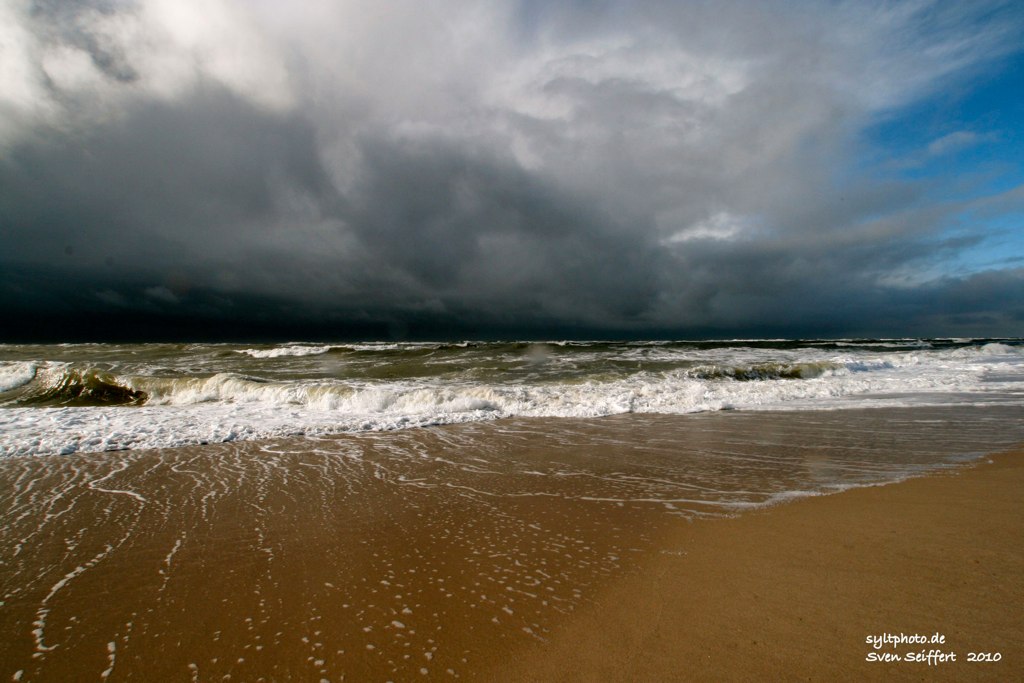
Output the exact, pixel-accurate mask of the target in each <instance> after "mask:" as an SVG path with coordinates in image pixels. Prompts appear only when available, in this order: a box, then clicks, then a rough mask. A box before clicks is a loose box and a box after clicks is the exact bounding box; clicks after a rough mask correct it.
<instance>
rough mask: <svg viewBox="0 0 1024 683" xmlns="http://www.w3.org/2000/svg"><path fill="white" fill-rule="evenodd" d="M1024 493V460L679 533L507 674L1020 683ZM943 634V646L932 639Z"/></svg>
mask: <svg viewBox="0 0 1024 683" xmlns="http://www.w3.org/2000/svg"><path fill="white" fill-rule="evenodd" d="M1022 491H1024V452H1022V451H1020V450H1018V451H1015V452H1010V453H1003V454H1000V455H998V456H995V457H993V458H990V459H987V460H986V461H985V462H984V463H982V464H980V465H978V466H976V467H971V468H969V469H963V470H959V471H956V472H955V473H944V474H938V475H933V476H928V477H923V478H920V479H914V480H911V481H906V482H903V483H900V484H894V485H892V486H886V487H880V488H868V489H858V490H853V491H847V492H845V493H842V494H838V495H834V496H828V497H823V498H812V499H806V500H800V501H796V502H793V503H791V504H788V505H782V506H779V507H775V508H772V509H770V510H766V511H761V512H755V513H750V514H747V515H744V516H742V517H739V518H735V519H727V520H714V521H705V522H702V523H696V524H693V525H690V526H687V527H683V528H675V529H673V530H672V531H671V532H670V533H669V534H667V535H666V536H665V537H664V538H663V539H662V540H660V541H659V543H658V544H657V545H658V548H657V549H656V550H655V551H654V552H652V553H651V554H650V556H649V557H648V558H647V560H646V562H645V563H644V566H643V569H642V570H641V571H640V572H638V573H637V574H635V575H633V576H631V577H629V578H628V579H625V580H622V581H619V582H616V583H615V585H613V586H610V587H609V588H608V589H607V590H606V591H605V592H604V593H602V595H601V596H600V597H599V598H598V599H597V600H596V601H595V604H594V605H592V606H590V607H588V609H587V610H585V612H584V613H582V614H578V615H576V616H575V617H574V618H573V619H572V620H571V621H569V622H568V623H566V625H565V626H564V628H562V629H561V630H559V631H558V632H557V633H556V634H555V635H554V637H553V638H552V641H551V642H550V643H548V644H546V645H544V646H543V647H537V648H535V649H534V651H533V652H531V653H530V654H529V655H527V656H525V657H523V658H521V659H519V660H517V664H518V665H517V666H515V667H510V668H506V669H504V670H503V672H502V678H503V679H504V680H509V681H595V680H605V681H669V680H672V681H701V680H736V681H742V680H801V681H802V680H807V681H821V680H849V681H865V680H878V681H883V680H907V681H975V680H977V681H983V680H984V681H1010V680H1020V679H1021V678H1022V676H1024V618H1022V612H1021V605H1022V604H1024V552H1022V551H1021V547H1022V545H1021V543H1022V541H1024V499H1022V497H1021V492H1022ZM936 634H938V635H939V636H940V637H944V642H943V643H933V642H931V641H932V640H933V639H934V638H935V635H936ZM887 635H889V636H901V635H905V636H916V635H920V636H925V637H926V638H927V641H928V642H924V643H921V642H909V643H907V642H902V643H897V642H893V639H891V638H890V639H886V636H887ZM869 637H870V638H872V639H875V638H881V639H882V641H881V642H879V641H876V640H872V642H871V643H870V644H869V643H868V642H866V641H867V640H868V638H869ZM929 653H936V654H935V655H933V656H929ZM951 653H952V654H955V656H956V658H955V661H954V660H953V659H952V658H950V657H949V655H950V654H951ZM970 653H990V654H991V655H992V656H993V658H994V657H997V656H1000V657H1001V661H999V662H986V661H974V662H972V661H968V658H969V656H970ZM995 653H998V655H996V654H995ZM872 654H874V655H875V658H874V659H873V660H872V661H869V657H870V656H871V655H872ZM887 655H888V657H887ZM892 655H900V656H901V660H899V661H893V659H894V658H893V657H892ZM909 656H913V657H916V658H917V661H909ZM980 656H981V655H979V657H980Z"/></svg>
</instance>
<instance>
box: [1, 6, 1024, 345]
mask: <svg viewBox="0 0 1024 683" xmlns="http://www.w3.org/2000/svg"><path fill="white" fill-rule="evenodd" d="M1022 35H1024V4H1021V3H1019V2H1015V1H1014V0H1010V1H1008V2H999V1H992V2H990V1H987V0H978V1H975V2H969V3H964V2H932V1H929V0H909V1H906V2H873V1H871V0H856V1H853V2H841V1H831V2H829V1H825V0H819V1H816V2H810V1H808V2H802V1H789V2H783V1H776V2H761V1H759V0H735V1H734V0H715V1H714V2H711V1H707V2H696V1H692V2H691V1H685V0H683V1H681V0H664V1H662V0H651V1H648V2H617V1H613V0H593V1H589V2H588V1H583V0H544V1H540V0H520V1H518V2H514V1H508V2H503V1H496V2H486V3H470V2H463V1H454V0H452V1H448V0H393V1H390V2H346V1H340V2H339V1H335V0H304V1H301V2H291V3H281V2H277V1H276V0H135V1H130V0H83V1H81V2H76V1H73V0H38V1H36V2H30V1H28V0H3V2H0V83H2V84H3V86H2V87H0V320H2V321H3V324H2V325H0V337H2V338H4V339H6V340H8V341H16V340H28V339H38V340H50V341H75V340H86V339H95V340H104V339H136V340H147V339H151V340H162V339H181V340H187V339H197V340H198V339H235V338H238V339H241V338H257V337H259V338H267V339H271V338H275V339H276V338H280V339H314V338H316V339H327V338H330V339H345V338H375V339H386V338H392V339H416V338H424V339H427V338H435V339H440V338H549V339H550V338H701V337H703V338H708V337H715V338H722V337H725V338H737V337H742V338H749V337H894V336H895V337H925V336H977V337H999V336H1024V124H1022V122H1024V39H1022V38H1021V36H1022Z"/></svg>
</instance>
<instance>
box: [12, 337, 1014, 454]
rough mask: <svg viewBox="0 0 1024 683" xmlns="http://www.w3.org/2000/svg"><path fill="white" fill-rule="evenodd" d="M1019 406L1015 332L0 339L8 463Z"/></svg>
mask: <svg viewBox="0 0 1024 683" xmlns="http://www.w3.org/2000/svg"><path fill="white" fill-rule="evenodd" d="M985 405H991V406H1003V407H1021V408H1024V341H1022V340H1021V339H881V340H863V339H861V340H854V339H848V340H769V341H765V340H730V341H630V342H610V341H591V342H587V341H554V342H472V341H466V342H459V343H423V342H396V343H385V342H378V343H365V344H351V343H344V344H343V343H327V342H290V343H285V344H61V345H12V344H8V345H0V456H24V455H54V454H69V453H75V452H93V451H106V450H123V449H137V448H160V447H174V446H187V445H197V444H206V443H220V442H228V441H236V440H251V439H261V438H269V437H280V436H298V435H326V434H336V433H346V432H359V431H380V430H395V429H403V428H410V427H422V426H428V425H440V424H451V423H462V422H478V421H487V420H495V419H502V418H511V417H556V418H594V417H601V416H609V415H619V414H626V413H638V414H686V413H700V412H709V411H722V410H739V411H763V410H773V411H807V410H842V409H859V408H872V407H886V408H894V407H910V406H985Z"/></svg>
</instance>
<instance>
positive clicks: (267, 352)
mask: <svg viewBox="0 0 1024 683" xmlns="http://www.w3.org/2000/svg"><path fill="white" fill-rule="evenodd" d="M332 348H334V347H331V346H306V345H295V346H279V347H275V348H272V349H239V351H238V353H244V354H246V355H249V356H252V357H253V358H281V357H283V356H319V355H320V354H322V353H327V352H328V351H330V350H331V349H332Z"/></svg>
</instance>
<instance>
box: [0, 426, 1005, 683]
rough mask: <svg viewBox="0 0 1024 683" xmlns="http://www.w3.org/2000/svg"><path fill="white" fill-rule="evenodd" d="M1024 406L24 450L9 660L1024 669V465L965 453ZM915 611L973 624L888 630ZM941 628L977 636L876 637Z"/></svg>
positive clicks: (3, 584)
mask: <svg viewBox="0 0 1024 683" xmlns="http://www.w3.org/2000/svg"><path fill="white" fill-rule="evenodd" d="M1003 413H1006V410H1003V411H1002V412H1000V411H998V410H994V409H989V410H988V412H984V411H979V412H978V414H977V415H975V414H970V413H968V412H965V411H963V410H961V409H957V410H947V411H945V412H943V411H941V410H938V411H937V410H931V411H924V412H922V411H904V412H899V411H846V412H842V413H821V414H815V415H813V416H811V417H808V415H807V414H803V415H802V416H800V415H795V414H794V415H789V416H787V415H785V414H768V413H764V414H754V413H750V414H739V413H736V414H725V413H719V414H708V415H706V416H690V417H681V418H680V417H667V416H660V417H646V418H641V417H639V416H623V417H621V418H610V419H603V420H590V421H585V420H578V421H557V420H519V421H515V420H513V421H507V422H501V423H492V424H468V425H459V426H452V427H444V428H437V429H423V430H407V431H403V432H392V433H379V434H378V433H363V434H357V435H348V436H339V437H332V438H318V439H294V438H293V439H281V440H277V441H257V442H246V443H231V444H211V445H205V446H200V447H190V448H178V449H167V450H140V451H123V452H114V453H100V454H83V455H74V456H54V457H39V458H11V459H7V460H4V461H3V462H0V480H2V487H0V496H2V498H3V500H2V501H0V502H2V515H3V519H2V522H3V523H2V525H0V528H2V531H0V548H2V553H0V557H2V562H3V565H2V571H0V595H2V598H0V599H2V601H3V604H2V606H0V634H2V638H0V678H6V679H7V680H22V681H67V680H91V679H99V680H104V681H107V680H109V681H116V680H183V681H187V680H195V681H208V680H228V681H272V680H273V681H284V680H296V681H299V680H303V681H305V680H324V681H339V680H349V681H352V680H357V681H364V680H380V681H386V680H395V681H399V680H455V679H464V680H495V679H502V680H509V681H519V680H536V681H547V680H580V681H584V680H708V679H714V680H730V679H731V680H747V679H789V680H823V679H839V680H865V679H878V680H882V679H887V680H888V679H892V678H894V677H897V676H902V677H904V678H906V679H908V680H953V679H956V680H986V679H988V680H1007V679H1012V678H1014V677H1019V675H1020V673H1021V670H1022V669H1021V661H1022V658H1024V652H1022V648H1021V643H1022V642H1024V638H1022V628H1021V620H1020V610H1019V605H1020V604H1021V597H1022V595H1021V589H1020V586H1021V585H1022V584H1024V582H1022V580H1021V579H1022V578H1024V561H1022V556H1021V552H1020V550H1019V548H1020V541H1021V539H1022V533H1021V518H1022V516H1021V512H1022V503H1021V499H1020V495H1019V493H1020V491H1021V486H1022V483H1024V482H1022V477H1024V466H1022V461H1021V456H1020V454H1019V453H1014V454H1005V455H1001V456H998V457H996V458H995V459H994V460H995V462H994V464H987V463H984V464H981V465H978V466H966V465H963V464H957V462H958V460H957V459H956V458H955V457H954V458H953V459H952V460H950V459H949V458H950V457H953V456H955V455H956V454H957V453H966V452H970V451H971V449H972V446H971V444H974V443H978V442H979V440H980V442H984V435H985V434H989V435H991V434H992V429H993V426H994V425H995V424H998V423H999V422H1000V421H1002V422H1005V420H1006V418H1007V417H1008V416H1009V417H1012V411H1011V412H1010V413H1007V414H1003ZM957 415H959V416H960V417H956V416H957ZM915 425H916V427H915ZM915 430H917V431H915ZM1004 440H1005V438H1004ZM937 453H938V454H940V455H941V454H942V453H946V454H947V455H948V457H947V456H942V457H938V456H937V455H936V454H937ZM943 458H945V459H943ZM929 459H930V460H929ZM928 463H930V464H928ZM926 470H927V471H935V472H936V473H934V474H931V475H929V476H925V477H920V478H914V479H911V480H909V481H905V482H903V483H898V484H893V485H891V486H884V487H870V488H855V489H853V490H849V491H845V492H843V493H838V494H836V495H829V496H812V497H800V496H797V499H796V500H794V501H793V502H785V503H781V504H775V503H778V502H780V501H785V500H789V499H790V498H793V495H791V494H792V492H794V491H797V492H799V491H802V490H807V489H809V488H810V489H813V488H814V487H822V486H824V487H826V488H828V487H830V486H832V487H834V486H844V487H845V486H858V485H862V484H864V483H869V482H870V481H872V480H878V481H883V480H888V479H891V478H892V477H893V476H903V475H900V474H899V473H914V472H918V473H920V472H923V471H926ZM844 482H845V483H844ZM787 492H790V493H787ZM773 501H774V502H773ZM766 504H767V507H766V506H765V505H766ZM901 633H902V634H908V635H909V634H926V635H927V636H929V637H931V636H932V635H933V634H935V633H938V634H941V635H942V636H944V638H945V643H943V644H939V645H936V646H935V647H933V646H932V645H916V644H915V645H913V646H908V645H892V644H888V643H886V644H883V645H881V646H880V647H879V648H878V649H875V648H874V647H873V646H872V645H871V644H868V643H866V639H867V638H868V637H871V636H879V637H884V636H885V634H896V635H899V634H901ZM933 649H935V650H939V651H942V652H954V653H956V655H957V661H956V662H955V663H952V662H945V663H940V664H938V665H935V666H929V665H928V664H927V663H907V662H901V663H893V662H872V663H868V662H866V661H865V659H866V657H867V656H868V654H869V653H873V652H874V653H879V654H885V653H889V654H894V653H895V654H901V655H905V654H906V653H908V652H919V651H921V650H925V651H931V650H933ZM969 652H989V653H997V652H998V653H999V656H1000V657H1001V659H1002V661H1000V662H996V663H982V662H977V663H967V662H966V661H964V660H965V659H966V658H967V656H968V653H969Z"/></svg>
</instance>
